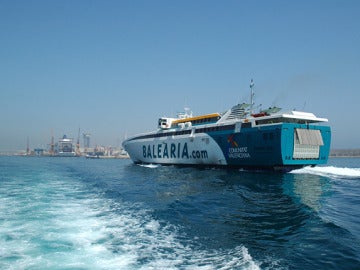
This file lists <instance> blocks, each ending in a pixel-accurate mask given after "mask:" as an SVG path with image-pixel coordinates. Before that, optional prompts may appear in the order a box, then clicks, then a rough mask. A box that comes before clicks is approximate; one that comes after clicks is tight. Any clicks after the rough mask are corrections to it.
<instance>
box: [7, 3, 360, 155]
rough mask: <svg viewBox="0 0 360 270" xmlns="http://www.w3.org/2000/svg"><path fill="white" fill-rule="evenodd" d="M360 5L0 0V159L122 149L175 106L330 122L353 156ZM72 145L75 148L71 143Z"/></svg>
mask: <svg viewBox="0 0 360 270" xmlns="http://www.w3.org/2000/svg"><path fill="white" fill-rule="evenodd" d="M359 11H360V2H359V1H350V0H347V1H335V0H329V1H325V0H319V1H308V0H306V1H299V2H293V1H283V0H275V1H260V0H259V1H250V0H249V1H247V0H244V1H230V0H229V1H205V0H199V1H188V0H185V1H161V0H155V1H142V0H140V1H126V0H124V1H105V2H104V1H90V0H89V1H84V0H79V1H57V2H55V1H45V0H35V1H16V0H15V1H13V0H11V1H10V0H1V1H0V38H1V46H0V59H1V65H0V74H1V75H0V78H1V79H0V123H1V127H2V128H1V133H0V151H9V150H20V149H26V142H27V137H29V140H30V147H31V148H35V147H39V146H40V147H44V146H46V144H48V143H50V139H51V135H52V134H54V137H55V140H57V139H58V138H60V137H62V136H63V135H64V134H66V135H68V137H72V138H75V140H76V138H77V136H78V129H79V127H80V129H81V133H83V132H85V133H90V134H91V135H92V138H91V144H92V145H93V146H94V145H95V144H100V145H112V146H118V145H120V142H121V140H122V139H123V138H124V136H131V135H134V134H136V133H142V132H146V131H150V130H154V129H156V126H157V119H158V118H159V117H161V116H175V114H176V113H177V112H179V111H182V110H183V108H184V107H185V106H187V107H190V108H191V110H192V111H193V113H194V115H197V114H202V113H211V112H223V111H225V110H227V109H228V108H230V107H232V106H233V105H235V104H236V103H241V102H249V84H250V80H251V79H254V82H255V93H256V95H255V102H256V104H262V108H266V107H269V106H274V105H276V106H279V107H282V108H283V109H284V110H285V111H286V110H291V109H294V108H295V109H297V110H304V111H308V112H313V113H314V114H315V115H316V116H318V117H324V118H328V119H329V124H330V126H331V128H332V148H333V149H339V148H360V143H359V140H358V134H359V133H360V127H359V125H358V122H359V120H358V119H357V118H356V117H357V115H358V104H359V101H360V93H359V92H360V91H358V86H359V85H360V76H359V72H360V50H359V49H358V48H360V32H359V25H360V17H359V16H358V14H359ZM81 142H82V140H81Z"/></svg>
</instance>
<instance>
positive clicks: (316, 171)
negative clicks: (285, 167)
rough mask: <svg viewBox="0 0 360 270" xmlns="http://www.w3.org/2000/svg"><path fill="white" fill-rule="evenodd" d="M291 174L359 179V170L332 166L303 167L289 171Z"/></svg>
mask: <svg viewBox="0 0 360 270" xmlns="http://www.w3.org/2000/svg"><path fill="white" fill-rule="evenodd" d="M291 173H293V174H313V175H319V176H326V177H330V178H336V179H341V178H347V179H360V168H342V167H334V166H324V167H304V168H302V169H298V170H293V171H291Z"/></svg>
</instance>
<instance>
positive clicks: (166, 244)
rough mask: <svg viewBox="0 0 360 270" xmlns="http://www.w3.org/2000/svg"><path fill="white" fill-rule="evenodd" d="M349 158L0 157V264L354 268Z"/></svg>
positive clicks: (359, 230)
mask: <svg viewBox="0 0 360 270" xmlns="http://www.w3.org/2000/svg"><path fill="white" fill-rule="evenodd" d="M359 210H360V159H358V158H353V159H340V158H338V159H330V160H329V163H328V164H327V165H326V166H321V167H315V168H310V167H306V168H303V169H300V170H296V171H293V172H291V173H286V174H283V173H269V172H250V171H241V170H224V169H196V168H180V167H174V166H166V167H163V166H138V165H134V164H133V163H132V162H131V161H130V160H120V159H119V160H115V159H114V160H92V159H85V158H45V157H39V158H36V157H0V269H201V270H205V269H206V270H207V269H360V252H359V250H360V211H359Z"/></svg>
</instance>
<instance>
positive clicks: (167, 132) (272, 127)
mask: <svg viewBox="0 0 360 270" xmlns="http://www.w3.org/2000/svg"><path fill="white" fill-rule="evenodd" d="M253 86H254V84H253V83H251V85H250V89H251V102H250V104H246V103H242V104H237V105H235V106H233V107H232V108H230V109H229V110H227V111H226V112H223V113H211V114H205V115H199V116H193V115H192V112H191V111H190V110H189V109H186V110H185V112H184V113H180V114H178V115H177V117H175V118H170V117H161V118H160V119H159V120H158V128H157V130H155V131H152V132H148V133H144V134H139V135H136V136H133V137H130V138H128V139H126V140H125V141H124V142H123V147H124V149H125V150H126V151H127V153H128V154H129V156H130V158H131V159H132V160H133V162H134V163H135V164H161V165H191V166H205V167H232V168H243V169H250V170H251V169H255V170H269V169H270V170H275V171H291V170H293V169H297V168H301V167H304V166H316V165H318V164H326V163H327V160H328V156H329V152H330V141H331V129H330V126H329V125H327V122H328V119H326V118H319V117H317V116H315V115H314V114H313V113H309V112H301V111H289V112H282V110H281V108H278V107H270V108H268V109H266V110H260V111H259V112H258V113H253V98H252V97H253V95H254V94H253Z"/></svg>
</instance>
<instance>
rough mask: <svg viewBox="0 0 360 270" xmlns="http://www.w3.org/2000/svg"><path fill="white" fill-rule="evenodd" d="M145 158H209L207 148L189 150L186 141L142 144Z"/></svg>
mask: <svg viewBox="0 0 360 270" xmlns="http://www.w3.org/2000/svg"><path fill="white" fill-rule="evenodd" d="M142 150H143V157H144V158H151V159H152V158H163V159H164V158H182V159H191V158H193V159H200V158H201V159H203V158H208V153H207V150H193V151H189V148H188V144H187V142H185V143H171V144H168V143H165V142H163V143H158V144H148V145H143V146H142Z"/></svg>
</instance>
